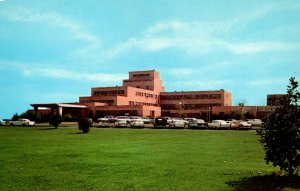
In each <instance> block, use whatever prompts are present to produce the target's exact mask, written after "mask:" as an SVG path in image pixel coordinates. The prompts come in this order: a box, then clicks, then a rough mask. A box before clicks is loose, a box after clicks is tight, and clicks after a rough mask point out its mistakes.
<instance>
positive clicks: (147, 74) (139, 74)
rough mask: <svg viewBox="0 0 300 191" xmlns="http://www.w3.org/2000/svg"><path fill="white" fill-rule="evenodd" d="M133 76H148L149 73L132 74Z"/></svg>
mask: <svg viewBox="0 0 300 191" xmlns="http://www.w3.org/2000/svg"><path fill="white" fill-rule="evenodd" d="M132 76H133V77H142V76H150V74H133V75H132Z"/></svg>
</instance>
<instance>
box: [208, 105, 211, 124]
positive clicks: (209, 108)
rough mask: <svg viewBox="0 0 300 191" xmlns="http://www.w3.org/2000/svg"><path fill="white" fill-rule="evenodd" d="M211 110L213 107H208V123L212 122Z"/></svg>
mask: <svg viewBox="0 0 300 191" xmlns="http://www.w3.org/2000/svg"><path fill="white" fill-rule="evenodd" d="M210 110H211V107H210V106H209V107H208V122H210Z"/></svg>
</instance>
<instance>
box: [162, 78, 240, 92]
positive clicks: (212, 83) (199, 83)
mask: <svg viewBox="0 0 300 191" xmlns="http://www.w3.org/2000/svg"><path fill="white" fill-rule="evenodd" d="M229 84H230V85H232V84H234V81H232V80H207V79H205V80H185V81H177V82H174V83H172V84H169V85H168V86H169V87H171V88H173V89H174V88H179V89H182V87H186V88H188V89H190V88H193V89H199V90H212V89H220V88H223V87H225V85H226V86H227V85H229Z"/></svg>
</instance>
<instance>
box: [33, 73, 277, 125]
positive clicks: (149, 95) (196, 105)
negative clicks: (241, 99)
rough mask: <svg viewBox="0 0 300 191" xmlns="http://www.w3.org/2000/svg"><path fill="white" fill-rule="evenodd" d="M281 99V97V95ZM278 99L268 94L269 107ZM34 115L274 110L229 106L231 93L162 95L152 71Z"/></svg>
mask: <svg viewBox="0 0 300 191" xmlns="http://www.w3.org/2000/svg"><path fill="white" fill-rule="evenodd" d="M281 97H282V95H281ZM278 100H280V96H278V95H276V96H275V95H268V105H270V106H273V105H277V104H278ZM32 106H33V107H34V111H35V112H39V109H38V108H39V107H43V108H45V107H48V108H50V109H49V110H48V111H51V112H59V113H60V114H61V115H73V114H76V115H77V116H79V117H80V115H84V116H89V117H103V116H106V115H114V116H124V115H130V116H149V117H158V116H171V117H196V118H202V119H205V120H210V119H212V118H211V117H212V116H219V117H222V116H223V117H225V116H232V115H233V114H234V113H241V112H242V113H246V114H249V116H253V117H261V116H265V115H267V114H268V113H270V112H272V111H273V110H274V108H276V107H266V106H244V107H242V109H241V106H232V95H231V93H230V92H228V91H225V90H223V89H221V90H213V91H175V92H164V87H163V82H162V80H161V79H160V74H159V72H158V71H155V70H146V71H134V72H129V78H128V79H124V80H123V85H122V86H113V87H93V88H91V94H90V95H89V96H81V97H79V103H73V104H72V103H67V104H58V103H56V104H32Z"/></svg>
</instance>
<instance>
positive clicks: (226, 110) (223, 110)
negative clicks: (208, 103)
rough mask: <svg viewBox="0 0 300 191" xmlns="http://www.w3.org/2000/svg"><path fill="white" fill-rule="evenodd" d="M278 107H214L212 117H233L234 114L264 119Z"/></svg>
mask: <svg viewBox="0 0 300 191" xmlns="http://www.w3.org/2000/svg"><path fill="white" fill-rule="evenodd" d="M276 108H277V106H214V107H212V110H211V113H212V115H217V116H226V115H227V116H233V115H234V114H237V113H239V114H242V115H251V116H253V117H254V118H263V117H266V116H267V115H269V114H270V113H272V112H274V111H275V109H276Z"/></svg>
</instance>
